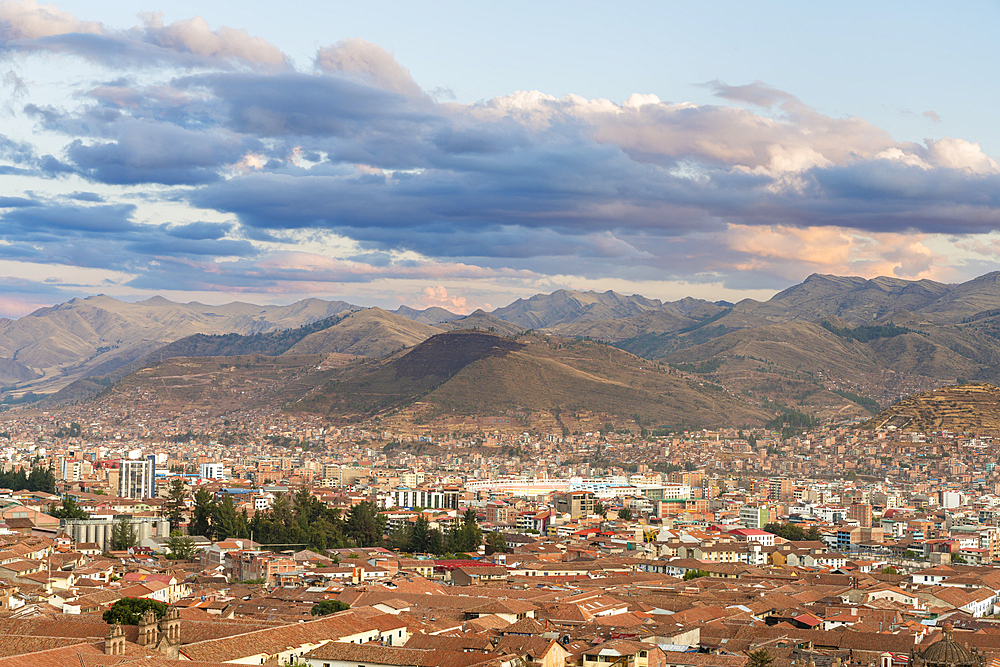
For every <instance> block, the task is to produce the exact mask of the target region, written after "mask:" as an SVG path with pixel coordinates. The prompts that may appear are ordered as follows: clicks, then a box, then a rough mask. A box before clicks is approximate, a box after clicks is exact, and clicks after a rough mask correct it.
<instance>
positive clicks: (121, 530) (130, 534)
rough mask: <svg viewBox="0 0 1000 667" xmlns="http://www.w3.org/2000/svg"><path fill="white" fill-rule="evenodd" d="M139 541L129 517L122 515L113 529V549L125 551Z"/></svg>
mask: <svg viewBox="0 0 1000 667" xmlns="http://www.w3.org/2000/svg"><path fill="white" fill-rule="evenodd" d="M137 542H138V536H137V535H136V533H135V528H133V527H132V524H131V523H130V522H129V520H128V518H127V517H125V516H124V515H122V517H121V518H120V519H118V522H117V523H116V524H115V525H114V528H112V529H111V550H112V551H125V550H127V549H131V548H132V547H134V546H135V545H136V543H137Z"/></svg>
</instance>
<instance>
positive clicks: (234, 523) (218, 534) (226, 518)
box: [212, 493, 240, 540]
mask: <svg viewBox="0 0 1000 667" xmlns="http://www.w3.org/2000/svg"><path fill="white" fill-rule="evenodd" d="M213 509H214V511H213V512H212V534H213V535H214V536H215V539H216V540H224V539H227V538H230V537H240V536H239V535H238V531H239V525H238V524H239V519H238V518H237V516H236V506H235V505H234V504H233V495H232V494H231V493H227V494H226V495H225V497H224V498H223V499H222V502H221V503H215V506H214V508H213Z"/></svg>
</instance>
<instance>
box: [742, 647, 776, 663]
mask: <svg viewBox="0 0 1000 667" xmlns="http://www.w3.org/2000/svg"><path fill="white" fill-rule="evenodd" d="M747 657H748V658H749V660H747V667H771V666H772V665H773V664H774V658H772V657H771V654H770V653H768V652H767V649H764V648H761V649H757V650H756V651H750V652H749V653H747Z"/></svg>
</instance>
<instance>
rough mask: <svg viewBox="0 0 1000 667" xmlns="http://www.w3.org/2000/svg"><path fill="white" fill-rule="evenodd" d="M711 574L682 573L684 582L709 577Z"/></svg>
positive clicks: (695, 571) (700, 571)
mask: <svg viewBox="0 0 1000 667" xmlns="http://www.w3.org/2000/svg"><path fill="white" fill-rule="evenodd" d="M711 575H712V573H711V572H707V571H705V570H688V571H687V572H685V573H684V581H691V580H692V579H700V578H701V577H710V576H711Z"/></svg>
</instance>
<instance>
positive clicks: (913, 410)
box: [866, 383, 1000, 436]
mask: <svg viewBox="0 0 1000 667" xmlns="http://www.w3.org/2000/svg"><path fill="white" fill-rule="evenodd" d="M866 426H867V427H868V428H875V429H884V428H889V427H895V428H896V429H898V430H901V431H905V432H914V433H931V432H934V431H951V432H953V433H974V434H976V435H983V436H1000V388H997V387H995V386H994V385H992V384H980V383H976V384H963V385H954V386H951V387H942V388H941V389H936V390H934V391H928V392H924V393H922V394H916V395H914V396H910V397H908V398H905V399H903V400H902V401H900V402H899V403H897V404H895V405H893V406H892V407H891V408H889V409H887V410H885V411H883V412H881V413H879V414H878V416H876V417H875V418H874V419H872V420H871V421H869V422H868V423H867V424H866Z"/></svg>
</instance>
